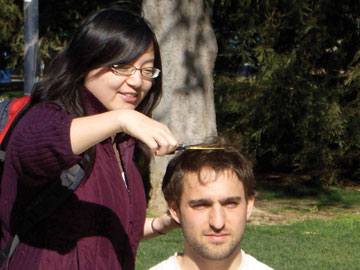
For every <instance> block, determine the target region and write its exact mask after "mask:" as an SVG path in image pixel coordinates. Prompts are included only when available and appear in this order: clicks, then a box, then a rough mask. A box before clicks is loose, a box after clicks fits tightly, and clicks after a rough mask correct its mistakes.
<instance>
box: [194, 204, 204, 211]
mask: <svg viewBox="0 0 360 270" xmlns="http://www.w3.org/2000/svg"><path fill="white" fill-rule="evenodd" d="M191 208H193V209H196V210H201V209H205V208H206V205H205V204H194V205H192V206H191Z"/></svg>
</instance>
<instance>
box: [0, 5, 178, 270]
mask: <svg viewBox="0 0 360 270" xmlns="http://www.w3.org/2000/svg"><path fill="white" fill-rule="evenodd" d="M160 97H161V60H160V54H159V48H158V44H157V41H156V37H155V35H154V33H153V31H152V30H151V29H150V27H149V25H148V24H147V22H146V21H145V20H144V19H143V18H142V17H141V16H139V15H137V14H134V13H132V12H129V11H125V10H122V9H120V8H117V7H112V8H107V9H102V10H99V11H97V12H95V13H93V14H91V15H90V16H88V17H87V18H86V19H85V20H84V21H83V22H82V24H81V25H80V26H79V28H78V30H77V31H76V32H75V34H74V36H73V38H72V40H71V41H70V42H69V44H68V45H67V46H66V47H65V48H64V50H63V51H62V52H60V53H59V54H58V55H57V56H56V57H55V59H54V60H53V61H52V62H51V63H50V65H49V66H48V68H47V70H46V72H45V74H44V77H43V80H42V81H41V82H40V83H39V84H38V85H37V86H36V88H35V91H34V94H33V97H32V100H31V109H30V110H29V111H28V112H27V114H26V115H25V116H24V117H23V118H22V119H21V121H20V122H19V123H18V124H17V126H16V129H15V130H14V131H13V134H12V137H11V139H10V141H9V145H8V148H7V153H6V154H7V157H6V163H5V169H4V175H3V179H2V188H1V190H2V193H1V198H0V199H1V210H0V212H1V213H0V214H1V215H0V217H1V224H2V235H3V237H2V238H3V239H2V242H1V247H2V248H3V247H4V244H5V243H6V241H7V240H8V239H9V236H10V232H12V233H13V232H15V231H16V228H17V227H18V226H19V225H20V224H21V223H22V222H23V220H22V217H23V216H24V212H25V211H26V207H27V206H28V205H29V204H30V203H31V202H32V201H34V200H35V198H36V197H37V195H38V194H39V193H40V192H41V191H42V190H44V189H46V187H47V186H48V185H50V184H51V183H52V182H54V181H57V179H58V177H59V175H60V173H61V172H62V171H63V170H66V169H68V168H70V167H72V166H73V165H74V164H77V163H80V162H81V163H82V164H83V166H84V168H85V171H86V177H85V179H84V180H83V181H82V183H81V185H80V186H79V187H78V188H77V189H76V191H75V193H74V194H73V195H71V197H70V198H68V199H67V200H66V201H65V203H63V204H62V205H61V206H60V207H59V208H58V209H56V210H55V212H54V213H53V214H52V215H51V216H50V217H48V218H46V219H45V220H43V221H41V222H40V223H38V224H37V225H36V226H35V228H33V229H32V231H31V232H30V233H28V234H26V235H25V236H23V237H22V238H21V243H20V244H19V246H18V247H17V248H16V250H15V252H14V254H13V256H12V258H11V260H10V262H9V269H11V270H12V269H16V270H18V269H26V270H32V269H37V270H38V269H47V270H48V269H66V270H70V269H97V270H99V269H100V270H101V269H134V262H135V257H136V250H137V247H138V244H139V241H140V240H141V239H142V238H149V237H151V236H153V235H158V234H161V233H164V232H167V231H170V230H171V229H173V228H174V227H175V224H174V223H173V222H172V220H171V218H170V217H169V216H168V215H166V214H164V215H162V216H160V217H159V218H156V219H149V218H148V219H146V218H145V211H146V200H145V193H144V187H143V183H142V179H141V176H140V174H139V171H138V170H137V167H136V164H135V162H134V159H136V160H139V158H141V159H144V157H146V156H147V155H146V153H147V152H150V153H151V152H152V153H154V154H155V155H158V156H162V155H165V154H167V153H170V152H173V151H174V150H175V148H176V147H177V141H176V139H175V137H174V135H173V134H172V133H171V131H170V130H169V129H168V128H167V127H166V126H165V125H163V124H161V123H159V122H157V121H155V120H153V119H151V118H150V117H149V116H150V114H151V112H152V110H153V109H154V107H155V106H156V104H157V103H158V101H159V99H160ZM135 150H136V151H135ZM134 151H135V153H137V154H136V155H135V154H134ZM84 157H86V158H84ZM5 190H6V192H5Z"/></svg>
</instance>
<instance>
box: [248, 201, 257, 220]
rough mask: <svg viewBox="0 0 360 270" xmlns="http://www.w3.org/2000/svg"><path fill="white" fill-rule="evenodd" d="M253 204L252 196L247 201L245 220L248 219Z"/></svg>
mask: <svg viewBox="0 0 360 270" xmlns="http://www.w3.org/2000/svg"><path fill="white" fill-rule="evenodd" d="M254 202H255V197H254V196H251V197H249V198H248V201H247V220H249V219H250V216H251V213H252V210H253V208H254Z"/></svg>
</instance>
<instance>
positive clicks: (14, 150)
mask: <svg viewBox="0 0 360 270" xmlns="http://www.w3.org/2000/svg"><path fill="white" fill-rule="evenodd" d="M72 119H73V117H72V116H70V115H69V114H67V113H66V112H65V111H64V110H62V109H61V108H60V107H59V106H57V105H55V104H45V103H44V104H39V105H36V106H35V107H34V108H32V109H31V110H30V111H29V112H28V113H27V114H26V115H25V116H24V117H23V118H22V119H21V120H20V121H19V123H18V124H17V126H16V127H15V129H14V131H13V134H12V136H11V138H10V141H9V145H8V147H7V150H6V155H7V156H6V162H12V164H13V165H14V166H17V168H15V169H16V170H18V171H19V170H20V171H22V173H23V174H25V175H32V176H34V175H36V176H40V178H42V177H45V178H46V177H53V176H56V175H59V173H60V172H61V171H63V170H65V169H68V168H70V167H72V166H73V165H75V164H76V163H78V162H79V161H80V160H81V157H80V156H77V155H74V154H73V153H72V150H71V143H70V125H71V121H72ZM8 159H9V160H8Z"/></svg>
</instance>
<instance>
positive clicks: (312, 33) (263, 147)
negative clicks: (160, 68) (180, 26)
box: [213, 0, 360, 184]
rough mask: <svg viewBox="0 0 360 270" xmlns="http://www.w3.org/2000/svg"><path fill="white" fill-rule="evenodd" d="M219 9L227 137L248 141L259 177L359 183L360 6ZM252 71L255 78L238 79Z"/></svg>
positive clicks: (219, 83) (221, 122)
mask: <svg viewBox="0 0 360 270" xmlns="http://www.w3.org/2000/svg"><path fill="white" fill-rule="evenodd" d="M214 10H215V16H214V23H213V24H214V26H216V27H215V30H216V33H217V40H218V42H219V56H218V62H217V65H216V68H215V69H216V74H217V79H216V86H215V96H216V100H217V116H218V126H219V127H220V129H221V130H222V131H223V132H227V133H229V132H230V133H233V134H235V137H236V136H238V135H239V134H240V135H241V139H242V144H243V146H244V149H245V151H247V152H248V154H249V155H250V156H252V158H253V160H254V161H255V163H256V165H257V169H258V170H264V171H274V170H276V171H280V172H295V171H296V172H299V173H301V174H302V175H308V176H309V177H308V178H310V179H311V180H315V181H316V182H317V183H322V184H323V183H325V184H333V183H339V182H340V179H341V176H343V177H344V176H346V177H351V178H353V179H359V176H360V171H359V160H360V147H359V146H360V145H359V142H360V137H359V134H360V125H359V124H360V118H359V113H360V96H359V94H358V92H359V86H360V85H359V76H360V62H359V56H360V3H359V2H356V1H328V0H321V1H304V0H303V1H288V0H287V1H285V0H283V1H281V0H278V1H266V0H265V1H230V0H229V1H227V0H222V1H216V4H215V8H214ZM246 63H248V64H250V66H251V67H252V68H253V73H252V74H251V75H250V76H248V77H245V78H244V77H236V76H235V77H234V75H236V71H238V70H239V69H240V68H242V67H243V66H244V64H246ZM348 172H351V173H350V174H348Z"/></svg>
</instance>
